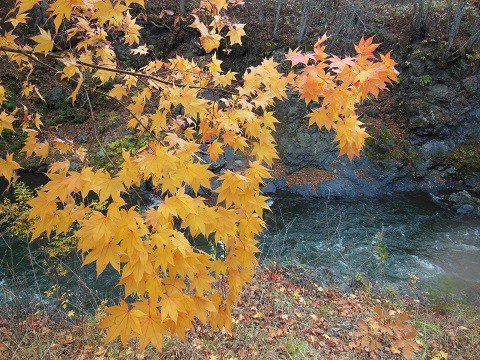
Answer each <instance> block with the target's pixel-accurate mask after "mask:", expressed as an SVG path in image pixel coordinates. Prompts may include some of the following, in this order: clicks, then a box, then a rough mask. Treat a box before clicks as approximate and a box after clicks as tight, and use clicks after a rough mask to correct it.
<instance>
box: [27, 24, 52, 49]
mask: <svg viewBox="0 0 480 360" xmlns="http://www.w3.org/2000/svg"><path fill="white" fill-rule="evenodd" d="M39 30H40V35H37V36H32V37H31V39H32V40H33V41H35V42H36V43H37V45H36V46H35V51H38V52H42V51H43V52H44V53H45V55H47V53H48V52H50V51H52V49H53V40H52V35H51V34H50V31H48V30H43V29H42V28H41V27H39Z"/></svg>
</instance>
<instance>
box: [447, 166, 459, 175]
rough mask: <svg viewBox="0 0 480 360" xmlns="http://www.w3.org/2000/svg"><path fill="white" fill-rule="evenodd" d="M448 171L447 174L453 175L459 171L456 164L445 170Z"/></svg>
mask: <svg viewBox="0 0 480 360" xmlns="http://www.w3.org/2000/svg"><path fill="white" fill-rule="evenodd" d="M445 171H446V172H447V174H449V175H453V174H455V173H456V172H457V168H456V167H455V166H451V167H449V168H448V169H447V170H445Z"/></svg>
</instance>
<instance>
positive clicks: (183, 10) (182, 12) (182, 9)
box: [180, 0, 187, 16]
mask: <svg viewBox="0 0 480 360" xmlns="http://www.w3.org/2000/svg"><path fill="white" fill-rule="evenodd" d="M185 5H186V0H180V15H182V16H185V15H187V10H186V6H185Z"/></svg>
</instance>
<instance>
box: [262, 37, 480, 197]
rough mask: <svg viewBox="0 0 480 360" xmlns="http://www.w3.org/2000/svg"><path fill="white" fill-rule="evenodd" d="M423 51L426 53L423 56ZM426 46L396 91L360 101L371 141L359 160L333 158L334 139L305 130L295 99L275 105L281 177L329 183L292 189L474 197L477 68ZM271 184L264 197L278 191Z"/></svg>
mask: <svg viewBox="0 0 480 360" xmlns="http://www.w3.org/2000/svg"><path fill="white" fill-rule="evenodd" d="M429 49H430V50H429ZM431 49H432V46H431V45H430V44H428V43H426V42H422V43H419V44H417V45H416V46H412V48H411V49H408V51H407V52H405V55H403V56H402V57H400V58H397V62H398V63H399V65H398V69H399V71H400V73H401V75H400V78H399V83H398V84H396V85H395V86H393V87H392V89H391V93H390V94H388V95H386V96H384V97H383V99H382V98H381V99H380V102H379V103H375V102H376V101H375V100H374V101H373V102H372V101H367V102H366V104H365V105H364V106H362V107H361V109H360V114H361V115H362V116H363V120H364V122H365V124H366V126H367V129H368V131H369V133H370V134H372V138H371V139H368V141H367V146H366V149H365V151H364V154H363V156H362V157H361V158H360V159H355V160H353V161H352V162H350V161H349V160H348V159H347V158H346V157H343V158H338V150H337V149H336V147H335V145H334V144H333V143H332V140H333V137H334V135H333V134H332V133H329V132H326V131H324V130H318V129H316V128H315V127H311V128H308V126H307V125H308V122H307V120H306V119H305V114H306V111H307V109H306V107H305V105H304V104H303V103H302V102H301V101H299V100H298V99H296V98H290V99H289V100H287V101H285V102H283V103H281V104H279V106H278V110H277V113H276V114H277V116H278V118H279V120H280V121H281V124H280V126H279V127H278V131H277V133H276V139H277V142H278V145H279V151H280V155H281V158H282V162H283V163H284V164H285V167H286V172H287V174H288V173H292V172H295V171H297V170H299V169H302V168H316V169H322V170H325V171H328V172H331V173H332V174H335V175H336V179H333V180H328V181H321V182H319V183H318V184H316V185H314V186H312V185H304V184H295V185H293V186H291V187H290V188H289V190H290V191H292V192H295V193H299V194H302V195H310V196H322V197H324V196H373V195H377V194H382V193H383V194H384V193H389V192H392V191H397V190H399V191H403V190H416V189H420V190H424V191H428V192H430V193H441V192H442V191H444V190H449V191H454V190H456V191H458V190H464V189H467V190H470V191H478V190H479V189H480V184H479V183H480V141H479V140H478V139H479V135H480V61H479V60H478V59H475V58H473V57H465V56H464V57H461V58H458V59H456V60H454V61H450V62H446V61H444V60H442V59H441V58H440V57H438V56H436V55H434V51H433V50H431ZM284 188H285V181H284V180H283V179H281V178H280V179H275V180H274V181H273V182H272V184H271V185H269V187H268V188H267V189H270V191H274V190H277V189H284Z"/></svg>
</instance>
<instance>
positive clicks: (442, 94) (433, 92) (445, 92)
mask: <svg viewBox="0 0 480 360" xmlns="http://www.w3.org/2000/svg"><path fill="white" fill-rule="evenodd" d="M428 95H429V96H431V97H433V98H435V99H436V100H439V101H445V100H448V99H449V98H450V88H449V87H448V86H447V85H444V84H435V85H433V86H431V87H430V89H429V90H428Z"/></svg>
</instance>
